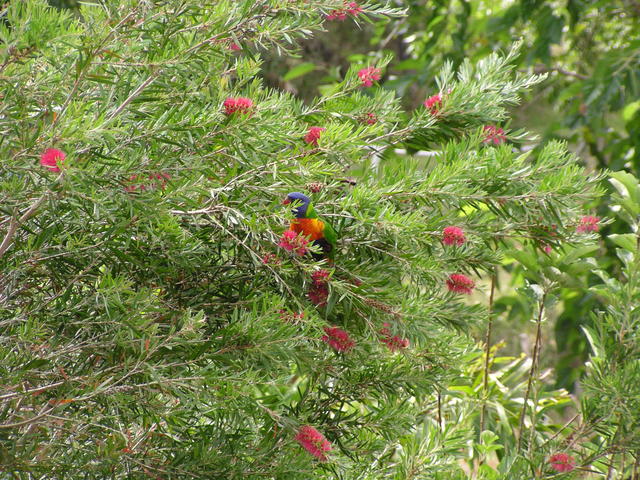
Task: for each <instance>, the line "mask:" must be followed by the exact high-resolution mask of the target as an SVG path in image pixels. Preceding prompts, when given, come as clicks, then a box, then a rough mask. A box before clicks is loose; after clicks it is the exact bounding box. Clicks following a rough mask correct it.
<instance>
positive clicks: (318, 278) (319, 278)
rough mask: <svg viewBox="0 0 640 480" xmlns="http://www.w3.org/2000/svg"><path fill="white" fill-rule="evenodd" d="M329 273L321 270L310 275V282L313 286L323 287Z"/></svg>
mask: <svg viewBox="0 0 640 480" xmlns="http://www.w3.org/2000/svg"><path fill="white" fill-rule="evenodd" d="M330 275H331V273H330V272H328V271H327V270H324V269H323V268H321V269H320V270H316V271H315V272H313V273H312V274H311V280H312V281H313V283H314V284H315V285H323V284H325V283H327V282H328V281H329V276H330Z"/></svg>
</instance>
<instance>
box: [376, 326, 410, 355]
mask: <svg viewBox="0 0 640 480" xmlns="http://www.w3.org/2000/svg"><path fill="white" fill-rule="evenodd" d="M382 325H383V328H382V329H381V330H380V333H381V334H382V338H381V339H380V341H381V342H382V343H384V344H385V345H386V346H387V347H388V348H389V350H391V351H392V352H395V351H396V350H400V349H403V348H407V347H408V346H409V340H407V339H406V338H400V337H399V336H398V335H394V336H391V330H389V327H390V326H391V325H390V324H389V323H386V322H385V323H383V324H382Z"/></svg>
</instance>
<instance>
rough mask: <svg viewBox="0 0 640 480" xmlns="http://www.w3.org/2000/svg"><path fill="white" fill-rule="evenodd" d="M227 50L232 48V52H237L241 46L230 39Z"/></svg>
mask: <svg viewBox="0 0 640 480" xmlns="http://www.w3.org/2000/svg"><path fill="white" fill-rule="evenodd" d="M229 50H233V51H234V52H239V51H240V50H242V47H241V46H240V45H238V44H237V43H236V42H233V41H232V42H231V43H230V44H229Z"/></svg>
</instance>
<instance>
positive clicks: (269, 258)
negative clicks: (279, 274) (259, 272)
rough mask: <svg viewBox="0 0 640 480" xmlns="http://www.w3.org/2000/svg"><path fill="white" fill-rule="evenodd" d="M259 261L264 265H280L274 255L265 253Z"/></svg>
mask: <svg viewBox="0 0 640 480" xmlns="http://www.w3.org/2000/svg"><path fill="white" fill-rule="evenodd" d="M261 260H262V263H264V264H265V265H276V266H277V265H280V259H279V258H278V257H277V256H276V254H274V253H265V254H264V255H263V256H262V259H261Z"/></svg>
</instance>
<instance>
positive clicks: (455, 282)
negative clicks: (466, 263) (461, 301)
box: [447, 273, 475, 295]
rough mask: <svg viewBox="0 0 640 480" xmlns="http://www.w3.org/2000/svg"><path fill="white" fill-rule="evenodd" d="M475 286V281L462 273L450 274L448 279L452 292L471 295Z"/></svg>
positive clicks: (448, 286)
mask: <svg viewBox="0 0 640 480" xmlns="http://www.w3.org/2000/svg"><path fill="white" fill-rule="evenodd" d="M474 287H475V282H474V281H473V280H471V279H470V278H469V277H467V276H466V275H463V274H461V273H454V274H453V275H450V276H449V279H448V280H447V288H448V289H449V291H451V292H455V293H466V294H467V295H471V292H472V291H473V288H474Z"/></svg>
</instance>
